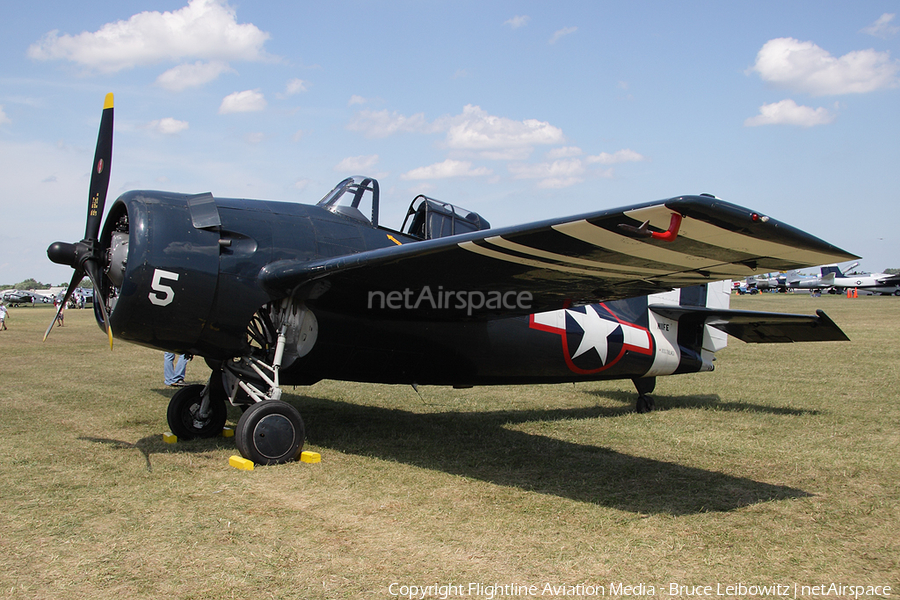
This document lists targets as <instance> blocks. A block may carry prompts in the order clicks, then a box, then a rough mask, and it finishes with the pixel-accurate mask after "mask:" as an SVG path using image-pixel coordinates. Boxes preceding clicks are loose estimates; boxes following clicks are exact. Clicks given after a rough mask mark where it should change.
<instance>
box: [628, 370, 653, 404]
mask: <svg viewBox="0 0 900 600" xmlns="http://www.w3.org/2000/svg"><path fill="white" fill-rule="evenodd" d="M631 382H632V383H634V387H635V389H636V390H637V393H638V399H637V403H636V404H635V407H634V409H635V411H637V412H639V413H648V412H650V411H652V410H653V409H654V408H656V403H655V402H654V401H653V398H651V397H650V396H648V395H647V394H650V393H651V392H653V390H654V389H656V377H635V378H634V379H632V380H631Z"/></svg>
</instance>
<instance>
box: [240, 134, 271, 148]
mask: <svg viewBox="0 0 900 600" xmlns="http://www.w3.org/2000/svg"><path fill="white" fill-rule="evenodd" d="M265 139H266V134H264V133H262V132H261V131H253V132H250V133H248V134H246V135H244V141H245V142H247V143H248V144H250V145H251V146H256V145H257V144H261V143H263V141H264V140H265Z"/></svg>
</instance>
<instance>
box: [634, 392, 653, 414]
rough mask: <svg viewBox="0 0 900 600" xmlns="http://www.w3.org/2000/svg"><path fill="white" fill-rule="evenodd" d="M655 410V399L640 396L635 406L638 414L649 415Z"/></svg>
mask: <svg viewBox="0 0 900 600" xmlns="http://www.w3.org/2000/svg"><path fill="white" fill-rule="evenodd" d="M654 408H656V403H655V402H654V401H653V398H651V397H650V396H647V395H642V396H638V399H637V404H636V406H635V410H636V411H637V412H639V413H648V412H651V411H652V410H653V409H654Z"/></svg>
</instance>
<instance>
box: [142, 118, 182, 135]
mask: <svg viewBox="0 0 900 600" xmlns="http://www.w3.org/2000/svg"><path fill="white" fill-rule="evenodd" d="M188 127H189V125H188V122H187V121H179V120H178V119H173V118H172V117H166V118H164V119H159V120H157V121H150V122H149V123H148V124H147V128H148V129H150V130H152V131H155V132H157V133H162V134H163V135H174V134H176V133H181V132H182V131H184V130H186V129H187V128H188Z"/></svg>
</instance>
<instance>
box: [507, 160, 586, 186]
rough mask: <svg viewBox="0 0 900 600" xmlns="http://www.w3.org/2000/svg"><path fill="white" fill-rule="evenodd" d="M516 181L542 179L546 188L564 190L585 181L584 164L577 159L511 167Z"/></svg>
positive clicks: (542, 183) (540, 184) (542, 184)
mask: <svg viewBox="0 0 900 600" xmlns="http://www.w3.org/2000/svg"><path fill="white" fill-rule="evenodd" d="M509 172H510V173H512V175H513V177H515V178H516V179H541V180H542V181H541V182H540V183H539V184H538V185H539V186H540V187H544V188H563V187H569V186H571V185H574V184H576V183H581V182H582V181H584V175H585V167H584V163H583V162H582V161H581V160H580V159H577V158H572V159H564V160H563V159H561V160H554V161H553V162H543V163H537V164H513V165H509Z"/></svg>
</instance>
